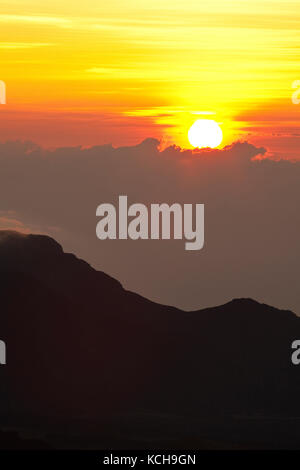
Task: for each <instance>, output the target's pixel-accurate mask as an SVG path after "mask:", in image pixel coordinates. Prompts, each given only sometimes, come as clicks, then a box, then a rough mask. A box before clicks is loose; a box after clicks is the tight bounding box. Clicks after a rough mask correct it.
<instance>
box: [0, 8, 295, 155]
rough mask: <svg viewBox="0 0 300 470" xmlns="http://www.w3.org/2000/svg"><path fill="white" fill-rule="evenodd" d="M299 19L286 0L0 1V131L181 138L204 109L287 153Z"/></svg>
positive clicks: (63, 140)
mask: <svg viewBox="0 0 300 470" xmlns="http://www.w3.org/2000/svg"><path fill="white" fill-rule="evenodd" d="M299 29H300V9H299V2H298V0H297V1H286V2H282V0H280V1H277V0H260V1H257V0H254V1H251V2H249V1H245V0H244V1H243V0H240V1H236V0H234V1H233V0H227V1H225V0H211V1H210V2H199V1H198V0H197V1H196V0H186V1H185V2H182V0H180V1H179V0H160V1H158V0H152V1H151V2H149V1H145V0H138V1H137V0H134V1H133V0H127V1H126V2H125V1H124V0H122V1H121V0H112V1H109V2H99V0H86V1H85V2H82V3H81V4H79V3H76V4H75V5H74V3H73V2H71V1H70V0H62V1H58V0H55V1H51V2H47V3H46V4H44V5H43V4H41V2H38V1H37V0H27V1H24V0H15V1H13V2H2V7H1V14H0V57H1V68H0V80H3V81H5V83H6V86H7V104H6V105H1V106H0V122H1V131H0V140H1V141H3V140H7V139H26V140H28V139H29V140H33V141H35V142H37V143H40V144H42V145H45V146H58V145H79V144H81V145H95V144H103V143H112V144H113V145H126V144H134V143H138V142H140V141H141V140H143V139H144V138H147V137H157V138H159V139H161V140H162V142H163V144H164V145H167V144H173V143H174V144H176V145H180V146H182V147H190V144H189V142H188V139H187V131H188V129H189V127H190V125H191V124H192V123H193V122H194V121H195V120H196V119H198V118H199V117H204V118H211V119H215V120H216V121H217V122H218V123H220V125H221V128H222V130H223V135H224V140H223V144H222V145H226V144H229V143H231V142H232V141H233V140H236V139H243V140H246V139H247V140H249V141H251V142H254V143H257V144H259V145H264V146H266V147H267V148H268V149H269V151H270V153H272V154H274V155H275V156H280V157H284V158H285V157H288V158H297V148H299V144H298V142H299V136H298V135H297V134H298V122H299V115H300V105H299V106H298V105H295V104H292V101H291V96H292V93H293V91H294V90H293V89H292V83H293V82H294V81H295V80H297V79H300V70H299ZM299 134H300V133H299Z"/></svg>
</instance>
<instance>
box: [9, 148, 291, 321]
mask: <svg viewBox="0 0 300 470" xmlns="http://www.w3.org/2000/svg"><path fill="white" fill-rule="evenodd" d="M265 155H266V153H265V149H264V148H263V147H261V148H260V147H255V146H254V145H251V144H249V143H238V142H237V143H235V144H232V145H230V146H227V147H225V148H224V149H223V150H201V151H198V152H191V151H189V150H182V149H181V148H180V147H176V146H171V147H168V148H166V149H164V150H160V147H159V142H158V141H157V140H156V139H147V140H146V141H144V142H142V143H141V144H139V145H136V146H126V147H118V148H114V147H112V146H110V145H103V146H94V147H91V148H86V149H84V148H81V147H72V148H70V147H62V148H57V149H55V150H52V151H50V150H45V149H42V148H41V147H39V146H37V145H35V144H32V143H30V142H27V143H22V142H8V143H5V144H0V166H1V172H0V198H1V201H2V202H1V207H2V211H1V213H0V228H2V229H3V228H14V229H17V230H21V231H25V232H30V231H33V232H35V233H36V232H41V233H46V234H50V235H52V236H53V237H55V238H56V239H57V240H58V241H59V242H61V243H62V244H63V246H64V248H65V249H66V250H67V251H72V252H75V253H76V254H77V255H79V256H80V257H82V258H84V259H86V260H88V261H89V262H90V263H91V264H92V265H93V266H95V267H96V268H98V269H101V270H103V271H105V272H107V273H109V274H110V275H112V276H114V277H116V278H117V279H118V280H120V281H121V282H122V283H123V285H124V286H125V287H126V288H128V289H130V290H134V291H138V292H140V293H141V294H143V295H145V296H147V297H149V298H151V299H153V300H157V301H160V302H164V303H168V304H173V305H177V306H180V307H183V308H186V309H195V308H199V307H205V306H209V305H216V304H218V303H222V302H225V301H227V300H229V299H231V298H233V297H253V298H255V299H257V300H260V301H263V302H266V303H269V304H273V305H275V306H277V307H281V308H289V309H293V310H294V311H296V312H298V313H300V304H299V295H298V279H299V275H300V272H299V263H298V259H297V253H298V252H299V227H300V216H299V208H298V201H299V197H300V189H299V177H300V163H299V162H291V161H274V160H270V159H268V158H264V156H265ZM122 194H125V195H127V196H128V200H129V204H131V203H134V202H141V203H144V204H146V205H148V204H151V203H158V202H166V203H169V204H170V203H172V202H179V203H181V204H183V203H204V204H205V247H204V249H203V250H201V251H199V252H194V253H191V252H186V251H185V250H184V249H183V247H182V241H180V240H178V241H177V240H175V241H174V240H171V241H167V240H164V241H157V240H147V241H146V240H143V241H132V240H125V241H124V240H111V241H99V240H98V239H97V238H96V233H95V228H96V222H97V219H96V215H95V214H96V207H97V206H98V205H99V204H101V203H103V202H111V203H113V204H115V205H116V206H117V201H118V196H119V195H122Z"/></svg>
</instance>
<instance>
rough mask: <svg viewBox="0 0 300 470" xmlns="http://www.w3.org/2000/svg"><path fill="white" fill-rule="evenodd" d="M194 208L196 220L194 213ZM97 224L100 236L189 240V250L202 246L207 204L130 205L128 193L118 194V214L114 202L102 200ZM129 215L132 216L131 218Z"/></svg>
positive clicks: (97, 211) (100, 237)
mask: <svg viewBox="0 0 300 470" xmlns="http://www.w3.org/2000/svg"><path fill="white" fill-rule="evenodd" d="M193 212H195V220H194V217H193ZM96 215H97V216H98V217H101V219H100V221H99V222H98V223H97V226H96V235H97V237H98V238H99V239H100V240H106V239H110V240H116V239H119V240H127V239H128V238H130V239H131V240H138V239H142V240H149V238H150V239H151V240H160V239H162V240H170V239H171V234H172V235H173V238H174V240H182V239H183V238H184V239H185V240H186V242H185V249H186V250H201V249H202V248H203V245H204V204H195V209H194V210H193V204H183V207H182V205H181V204H178V203H174V204H172V205H168V204H165V203H163V204H151V205H150V208H149V210H148V208H147V206H145V205H144V204H132V205H131V206H129V207H128V202H127V196H119V207H118V215H117V209H116V208H115V206H114V205H113V204H107V203H106V204H100V205H99V206H98V207H97V210H96ZM129 218H130V219H129ZM171 222H173V224H172V230H171Z"/></svg>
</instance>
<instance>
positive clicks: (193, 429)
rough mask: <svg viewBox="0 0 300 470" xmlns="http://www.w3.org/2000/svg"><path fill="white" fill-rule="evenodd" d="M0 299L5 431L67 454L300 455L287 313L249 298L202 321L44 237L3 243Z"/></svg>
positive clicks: (297, 334)
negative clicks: (21, 432)
mask: <svg viewBox="0 0 300 470" xmlns="http://www.w3.org/2000/svg"><path fill="white" fill-rule="evenodd" d="M0 295H1V319H0V338H1V339H2V340H5V342H6V344H7V365H6V366H1V367H0V379H1V382H0V394H1V400H0V414H1V417H2V418H1V419H2V422H3V425H10V426H16V427H18V428H21V427H23V428H24V429H25V430H26V429H31V430H32V429H33V430H36V431H38V432H40V433H42V434H43V436H45V435H46V434H47V435H50V434H51V435H52V444H53V442H55V440H56V441H57V445H64V446H68V445H70V446H76V445H78V446H86V447H90V446H91V447H93V446H96V447H97V446H98V447H99V446H100V447H101V446H104V447H105V446H106V447H113V446H114V445H115V446H117V447H122V446H125V447H130V446H141V447H143V446H146V447H147V446H148V445H149V439H150V440H151V442H152V444H153V443H154V444H153V445H156V444H157V445H158V446H164V445H166V446H167V444H166V442H169V441H168V439H171V440H172V442H173V443H175V442H178V443H179V444H178V445H179V447H180V446H185V447H188V446H189V442H198V444H195V445H196V446H198V447H199V446H200V444H199V441H198V439H200V437H201V439H202V440H201V442H202V443H203V442H206V440H207V442H211V440H212V441H214V442H224V441H228V440H229V441H230V442H231V443H233V442H238V443H240V442H242V443H246V444H245V445H248V444H249V445H250V443H253V442H254V444H253V445H258V446H259V445H262V446H271V447H272V446H275V447H276V446H286V445H292V446H298V441H299V445H300V436H299V437H297V433H296V432H295V430H294V428H296V424H297V420H296V418H298V417H300V401H299V396H300V395H299V394H300V366H299V370H298V368H297V367H296V366H293V365H292V363H291V359H290V358H291V343H292V341H293V340H294V339H297V338H300V320H299V319H298V318H297V317H296V316H295V315H294V314H293V313H291V312H289V311H280V310H277V309H275V308H272V307H269V306H267V305H263V304H259V303H257V302H255V301H253V300H251V299H236V300H233V301H231V302H229V303H228V304H226V305H223V306H219V307H216V308H210V309H205V310H201V311H197V312H184V311H180V310H178V309H175V308H172V307H167V306H162V305H159V304H155V303H153V302H150V301H148V300H146V299H144V298H142V297H140V296H138V295H136V294H133V293H131V292H128V291H126V290H124V289H123V288H122V286H121V284H120V283H119V282H117V281H116V280H114V279H112V278H111V277H109V276H107V275H106V274H104V273H102V272H98V271H95V270H94V269H92V268H91V267H90V266H89V265H88V264H87V263H85V262H84V261H82V260H79V259H77V258H76V257H75V256H74V255H71V254H66V253H64V252H63V251H62V248H61V247H60V245H58V244H57V243H56V242H55V241H54V240H52V239H51V238H48V237H45V236H37V235H21V234H18V233H15V232H6V231H2V232H0ZM295 423H296V424H295ZM0 426H1V424H0ZM276 429H277V431H278V432H277V431H276ZM270 433H271V434H270ZM72 436H73V437H72ZM75 436H76V438H75ZM204 437H205V439H206V440H204V441H203V438H204ZM74 439H75V440H74ZM76 439H77V440H76ZM195 440H196V441H195ZM74 442H77V444H74ZM190 445H192V444H190ZM230 445H231V444H230ZM251 445H252V444H251ZM205 446H206V445H204V447H205ZM209 446H210V444H207V447H209ZM221 446H222V445H221ZM169 447H170V446H169ZM200 447H201V446H200Z"/></svg>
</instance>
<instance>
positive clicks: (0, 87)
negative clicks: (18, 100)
mask: <svg viewBox="0 0 300 470" xmlns="http://www.w3.org/2000/svg"><path fill="white" fill-rule="evenodd" d="M0 104H6V85H5V82H3V81H2V80H0Z"/></svg>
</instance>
